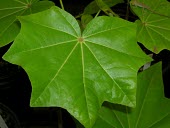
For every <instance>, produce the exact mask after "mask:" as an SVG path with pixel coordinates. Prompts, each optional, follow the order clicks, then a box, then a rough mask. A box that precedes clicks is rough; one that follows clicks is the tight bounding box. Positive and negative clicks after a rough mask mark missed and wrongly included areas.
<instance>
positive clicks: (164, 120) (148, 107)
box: [93, 63, 170, 128]
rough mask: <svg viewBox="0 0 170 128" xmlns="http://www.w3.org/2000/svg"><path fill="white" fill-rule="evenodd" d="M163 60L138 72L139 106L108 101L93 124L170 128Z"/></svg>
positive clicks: (105, 127)
mask: <svg viewBox="0 0 170 128" xmlns="http://www.w3.org/2000/svg"><path fill="white" fill-rule="evenodd" d="M161 70H162V68H161V63H158V64H155V65H154V66H152V67H150V68H149V69H147V70H145V71H143V72H142V73H140V74H139V76H138V86H137V103H136V108H128V107H126V106H121V105H115V104H112V105H111V104H109V103H106V104H105V106H103V107H102V109H101V110H100V114H99V118H98V120H97V121H96V124H95V125H94V127H93V128H115V127H116V128H169V127H170V100H169V99H166V98H165V97H164V90H163V83H162V81H163V80H162V72H161Z"/></svg>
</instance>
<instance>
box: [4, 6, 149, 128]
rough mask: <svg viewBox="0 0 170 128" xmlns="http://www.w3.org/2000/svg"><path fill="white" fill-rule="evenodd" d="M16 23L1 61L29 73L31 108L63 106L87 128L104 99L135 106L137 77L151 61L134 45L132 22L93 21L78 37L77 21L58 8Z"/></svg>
mask: <svg viewBox="0 0 170 128" xmlns="http://www.w3.org/2000/svg"><path fill="white" fill-rule="evenodd" d="M20 21H21V24H22V28H21V32H20V34H19V35H18V37H17V38H16V40H15V42H14V44H13V45H12V47H11V48H10V50H9V51H8V52H7V53H6V54H5V56H4V57H3V58H4V59H5V60H7V61H9V62H11V63H14V64H17V65H21V66H22V67H23V68H24V69H25V70H26V72H27V73H28V75H29V78H30V80H31V84H32V96H31V106H43V107H45V106H60V107H63V108H65V109H67V110H68V111H69V112H70V113H71V114H72V115H73V116H74V117H75V118H76V119H78V120H79V121H80V122H81V123H82V124H83V125H84V126H85V127H86V128H90V127H92V125H93V124H94V122H95V120H96V118H97V114H98V110H99V109H100V107H101V104H102V103H103V101H109V102H113V103H118V104H124V105H128V106H133V107H134V106H135V102H136V98H135V95H136V74H137V71H138V69H139V67H141V66H142V65H143V64H144V63H146V62H147V61H150V58H148V57H147V56H146V55H145V54H144V53H143V52H142V51H141V49H140V48H139V46H138V45H137V44H136V38H135V35H136V33H135V29H136V26H135V24H134V23H131V22H127V21H125V20H122V19H120V18H111V17H98V18H95V19H93V20H92V21H91V22H90V23H89V24H88V25H87V27H86V28H85V30H84V31H83V33H82V34H81V31H80V27H79V26H78V23H77V21H76V19H75V18H74V17H73V16H71V15H70V14H68V13H67V12H65V11H63V10H62V9H60V8H58V7H52V8H51V9H49V10H47V11H43V12H40V13H37V14H33V15H30V16H24V17H20ZM81 35H82V36H81Z"/></svg>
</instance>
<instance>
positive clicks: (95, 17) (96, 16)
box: [94, 10, 101, 18]
mask: <svg viewBox="0 0 170 128" xmlns="http://www.w3.org/2000/svg"><path fill="white" fill-rule="evenodd" d="M100 12H101V10H99V11H98V12H97V14H96V15H95V17H94V18H96V17H98V15H99V14H100Z"/></svg>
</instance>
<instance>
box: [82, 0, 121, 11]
mask: <svg viewBox="0 0 170 128" xmlns="http://www.w3.org/2000/svg"><path fill="white" fill-rule="evenodd" d="M103 2H104V3H105V4H107V5H108V6H109V7H112V6H114V5H116V4H119V3H123V2H124V1H123V0H103ZM99 10H100V8H99V6H98V5H97V3H96V1H95V0H94V1H92V2H91V3H90V4H88V5H87V6H86V8H85V9H84V12H83V14H94V13H97V12H98V11H99Z"/></svg>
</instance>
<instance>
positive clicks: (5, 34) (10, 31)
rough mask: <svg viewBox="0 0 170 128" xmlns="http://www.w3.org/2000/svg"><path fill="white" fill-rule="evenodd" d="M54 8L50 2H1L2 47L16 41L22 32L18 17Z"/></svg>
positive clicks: (12, 0) (4, 0) (36, 0)
mask: <svg viewBox="0 0 170 128" xmlns="http://www.w3.org/2000/svg"><path fill="white" fill-rule="evenodd" d="M51 6H54V4H53V3H52V2H50V1H39V0H1V1H0V47H2V46H4V45H6V44H8V43H10V42H11V41H13V40H14V39H15V37H16V36H17V35H18V33H19V31H20V23H19V22H18V20H17V16H21V15H28V14H32V13H36V12H40V11H43V10H46V9H48V8H50V7H51Z"/></svg>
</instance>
